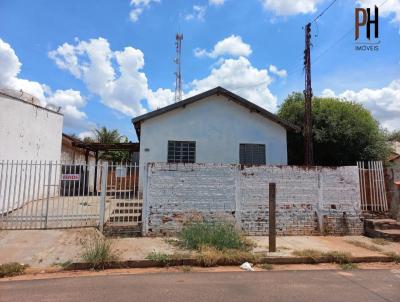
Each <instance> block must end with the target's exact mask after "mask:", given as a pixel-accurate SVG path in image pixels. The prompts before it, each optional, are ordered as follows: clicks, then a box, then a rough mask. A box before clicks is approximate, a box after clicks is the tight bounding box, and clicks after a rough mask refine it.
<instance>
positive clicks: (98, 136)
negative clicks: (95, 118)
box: [93, 126, 127, 144]
mask: <svg viewBox="0 0 400 302" xmlns="http://www.w3.org/2000/svg"><path fill="white" fill-rule="evenodd" d="M93 133H94V140H95V142H96V143H102V144H115V143H122V142H123V141H125V140H127V138H126V136H123V135H121V134H119V132H118V130H117V129H113V130H108V129H107V128H106V127H104V126H103V127H101V128H99V129H94V130H93Z"/></svg>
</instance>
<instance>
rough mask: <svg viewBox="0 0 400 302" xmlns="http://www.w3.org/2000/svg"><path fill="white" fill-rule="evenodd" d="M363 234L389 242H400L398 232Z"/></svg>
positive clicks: (371, 231)
mask: <svg viewBox="0 0 400 302" xmlns="http://www.w3.org/2000/svg"><path fill="white" fill-rule="evenodd" d="M365 234H366V235H367V236H368V237H372V238H383V239H386V240H390V241H396V242H400V230H397V229H394V230H373V229H367V230H365Z"/></svg>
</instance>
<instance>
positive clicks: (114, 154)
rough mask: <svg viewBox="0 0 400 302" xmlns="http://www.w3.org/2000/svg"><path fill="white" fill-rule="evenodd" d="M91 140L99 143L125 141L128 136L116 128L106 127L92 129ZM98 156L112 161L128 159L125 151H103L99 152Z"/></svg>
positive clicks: (127, 153)
mask: <svg viewBox="0 0 400 302" xmlns="http://www.w3.org/2000/svg"><path fill="white" fill-rule="evenodd" d="M93 133H94V139H93V142H95V143H101V144H116V143H127V142H128V138H127V137H126V136H124V135H121V134H120V133H119V131H118V130H117V129H112V130H109V129H107V127H104V126H103V127H101V128H99V129H94V130H93ZM99 158H100V159H103V160H107V161H112V162H121V161H128V160H130V157H129V152H127V151H104V152H101V153H100V154H99Z"/></svg>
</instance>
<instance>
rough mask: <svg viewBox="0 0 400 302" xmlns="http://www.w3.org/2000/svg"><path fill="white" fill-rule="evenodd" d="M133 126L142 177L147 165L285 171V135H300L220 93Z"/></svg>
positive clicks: (271, 116) (193, 99)
mask: <svg viewBox="0 0 400 302" xmlns="http://www.w3.org/2000/svg"><path fill="white" fill-rule="evenodd" d="M132 123H133V124H134V127H135V130H136V134H137V136H138V139H139V141H140V161H139V162H140V174H141V175H143V172H144V169H143V168H144V167H146V166H147V163H149V162H182V163H192V162H196V163H240V164H246V165H252V164H255V165H256V164H273V165H286V164H287V142H286V131H287V130H298V129H297V128H296V127H295V126H293V125H292V124H290V123H288V122H286V121H284V120H282V119H280V118H279V117H277V116H276V115H274V114H272V113H270V112H268V111H267V110H265V109H263V108H261V107H259V106H257V105H255V104H254V103H251V102H250V101H248V100H246V99H244V98H242V97H240V96H238V95H236V94H234V93H232V92H230V91H228V90H226V89H224V88H222V87H217V88H214V89H211V90H209V91H206V92H204V93H201V94H198V95H196V96H193V97H190V98H188V99H186V100H183V101H181V102H178V103H174V104H172V105H169V106H167V107H164V108H161V109H158V110H155V111H152V112H150V113H147V114H144V115H141V116H138V117H136V118H134V119H132ZM139 186H140V187H141V181H140V184H139Z"/></svg>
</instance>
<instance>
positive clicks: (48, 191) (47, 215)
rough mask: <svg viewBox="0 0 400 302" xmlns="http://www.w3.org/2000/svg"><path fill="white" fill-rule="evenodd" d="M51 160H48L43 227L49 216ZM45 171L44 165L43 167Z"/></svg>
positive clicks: (45, 225) (45, 226)
mask: <svg viewBox="0 0 400 302" xmlns="http://www.w3.org/2000/svg"><path fill="white" fill-rule="evenodd" d="M52 166H53V162H52V161H49V176H48V178H47V196H46V216H45V218H44V228H45V229H47V221H48V217H49V202H50V189H51V169H52ZM44 169H45V171H46V167H45V168H44Z"/></svg>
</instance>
